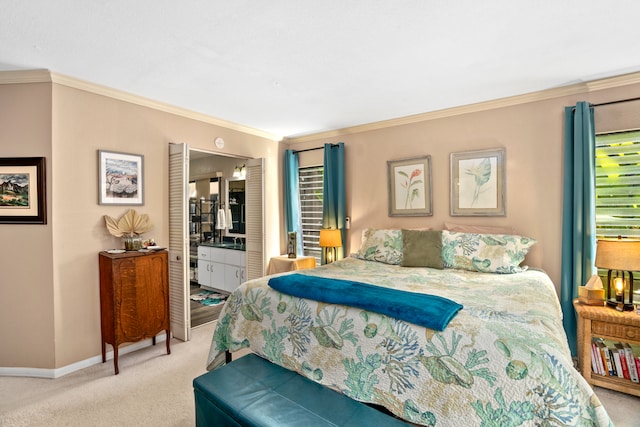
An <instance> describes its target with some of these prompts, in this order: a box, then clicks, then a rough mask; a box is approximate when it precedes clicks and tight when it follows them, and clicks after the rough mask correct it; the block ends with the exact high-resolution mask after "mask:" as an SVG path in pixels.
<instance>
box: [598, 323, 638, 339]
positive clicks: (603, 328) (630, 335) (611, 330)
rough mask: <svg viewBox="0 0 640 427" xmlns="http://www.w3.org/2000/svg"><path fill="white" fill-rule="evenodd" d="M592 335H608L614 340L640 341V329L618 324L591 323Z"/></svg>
mask: <svg viewBox="0 0 640 427" xmlns="http://www.w3.org/2000/svg"><path fill="white" fill-rule="evenodd" d="M591 333H592V334H593V335H596V336H597V335H607V336H610V337H614V338H622V339H628V340H636V341H640V328H639V327H637V326H628V325H619V324H616V323H608V322H599V321H597V320H594V321H592V322H591Z"/></svg>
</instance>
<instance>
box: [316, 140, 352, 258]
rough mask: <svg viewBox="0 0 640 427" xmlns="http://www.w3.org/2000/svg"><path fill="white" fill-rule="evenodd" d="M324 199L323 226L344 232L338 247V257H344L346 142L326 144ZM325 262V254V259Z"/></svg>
mask: <svg viewBox="0 0 640 427" xmlns="http://www.w3.org/2000/svg"><path fill="white" fill-rule="evenodd" d="M323 191H324V196H323V197H324V200H323V202H322V227H323V228H336V229H339V230H340V231H341V233H342V246H341V247H340V248H337V257H336V259H342V258H344V253H345V251H344V246H345V241H346V235H345V223H346V222H345V218H346V216H347V207H346V205H347V198H346V195H345V185H344V143H343V142H340V143H338V144H325V145H324V181H323ZM322 262H323V263H324V254H323V260H322Z"/></svg>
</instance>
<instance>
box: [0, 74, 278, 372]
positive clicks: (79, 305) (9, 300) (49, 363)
mask: <svg viewBox="0 0 640 427" xmlns="http://www.w3.org/2000/svg"><path fill="white" fill-rule="evenodd" d="M0 91H2V92H0V94H2V96H1V97H0V113H1V114H0V117H1V119H0V120H2V121H1V122H0V124H1V126H0V135H2V137H3V138H2V139H3V143H2V145H1V146H0V155H1V156H2V157H9V156H16V157H17V156H46V158H47V167H48V180H47V189H48V194H49V195H50V197H49V201H50V202H49V206H50V209H49V215H48V220H49V224H48V225H47V226H35V225H20V226H16V225H0V242H2V243H1V244H0V254H1V255H2V256H1V257H0V259H1V260H2V261H1V262H2V271H3V275H2V276H1V277H2V278H1V279H0V280H1V281H2V285H1V286H0V342H2V343H3V344H2V351H0V367H31V368H45V369H53V368H60V367H64V366H68V365H70V364H73V363H75V362H79V361H83V360H86V359H88V358H91V357H95V356H97V355H99V354H100V351H101V350H100V309H99V274H98V252H99V251H101V250H105V249H109V248H117V247H121V246H122V243H121V242H120V241H119V239H118V238H115V237H112V236H111V235H110V234H109V233H108V232H107V231H106V228H105V226H104V221H103V215H110V216H112V217H120V216H121V215H122V214H123V213H125V212H126V211H127V209H128V207H126V206H103V205H99V204H98V202H97V151H98V150H99V149H100V150H111V151H119V152H126V153H136V154H142V155H143V156H144V177H145V180H146V183H145V185H144V191H145V195H144V205H143V206H135V207H134V208H135V209H136V210H137V211H138V212H140V213H146V214H148V215H149V216H150V218H151V221H152V222H153V224H154V229H153V230H152V231H151V232H149V233H147V234H145V237H154V238H155V239H156V241H157V242H158V243H159V244H167V243H168V216H169V215H168V209H167V207H168V203H169V202H168V191H167V189H168V144H169V143H170V142H184V143H187V144H189V146H190V147H192V148H197V149H201V150H207V151H211V152H219V153H222V154H225V155H235V156H241V157H245V158H258V157H264V158H265V164H266V166H265V169H266V176H265V183H266V184H265V185H266V186H267V187H275V186H277V182H276V180H277V176H278V172H277V170H275V168H277V161H276V156H277V152H278V143H277V142H276V141H272V140H269V139H267V138H264V137H261V136H256V135H251V134H248V133H245V132H239V131H237V130H234V129H228V128H225V127H222V126H218V125H213V124H209V123H206V122H203V121H199V120H194V119H190V118H186V117H184V116H181V115H177V114H170V113H167V112H163V111H159V110H157V109H154V108H148V107H145V106H140V105H136V104H133V103H129V102H125V101H121V100H118V99H115V98H112V97H108V96H102V95H97V94H95V93H91V92H88V91H85V90H80V89H75V88H72V87H69V86H67V85H62V84H57V83H55V81H54V83H53V84H51V83H49V84H45V83H38V84H17V85H13V84H4V85H0ZM217 136H221V137H223V138H224V139H225V142H226V144H225V147H224V148H223V149H222V150H217V149H215V146H214V144H213V141H214V139H215V137H217ZM9 141H13V142H15V144H13V143H8V142H9ZM265 203H266V211H265V216H266V222H267V224H275V225H274V226H271V227H268V229H267V235H266V236H265V240H266V242H267V256H270V255H274V254H275V253H277V252H278V251H279V242H278V237H277V236H278V234H279V229H278V224H279V223H278V208H279V207H278V204H277V201H271V200H270V199H268V198H267V200H266V202H265ZM9 242H11V243H9ZM5 272H8V274H4V273H5Z"/></svg>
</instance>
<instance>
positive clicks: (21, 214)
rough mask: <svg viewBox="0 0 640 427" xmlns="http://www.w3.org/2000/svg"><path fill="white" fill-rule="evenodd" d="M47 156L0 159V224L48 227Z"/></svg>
mask: <svg viewBox="0 0 640 427" xmlns="http://www.w3.org/2000/svg"><path fill="white" fill-rule="evenodd" d="M46 193H47V186H46V170H45V158H44V157H5V158H0V224H46V223H47V198H46Z"/></svg>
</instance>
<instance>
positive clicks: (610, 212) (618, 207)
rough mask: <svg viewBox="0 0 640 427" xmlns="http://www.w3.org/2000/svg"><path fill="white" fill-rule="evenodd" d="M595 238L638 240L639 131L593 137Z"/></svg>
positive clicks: (639, 221) (639, 191)
mask: <svg viewBox="0 0 640 427" xmlns="http://www.w3.org/2000/svg"><path fill="white" fill-rule="evenodd" d="M595 155H596V236H597V238H598V239H615V238H617V237H618V236H622V237H629V238H635V239H638V238H640V209H638V206H639V205H640V131H633V132H620V133H611V134H605V135H598V136H596V152H595Z"/></svg>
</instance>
